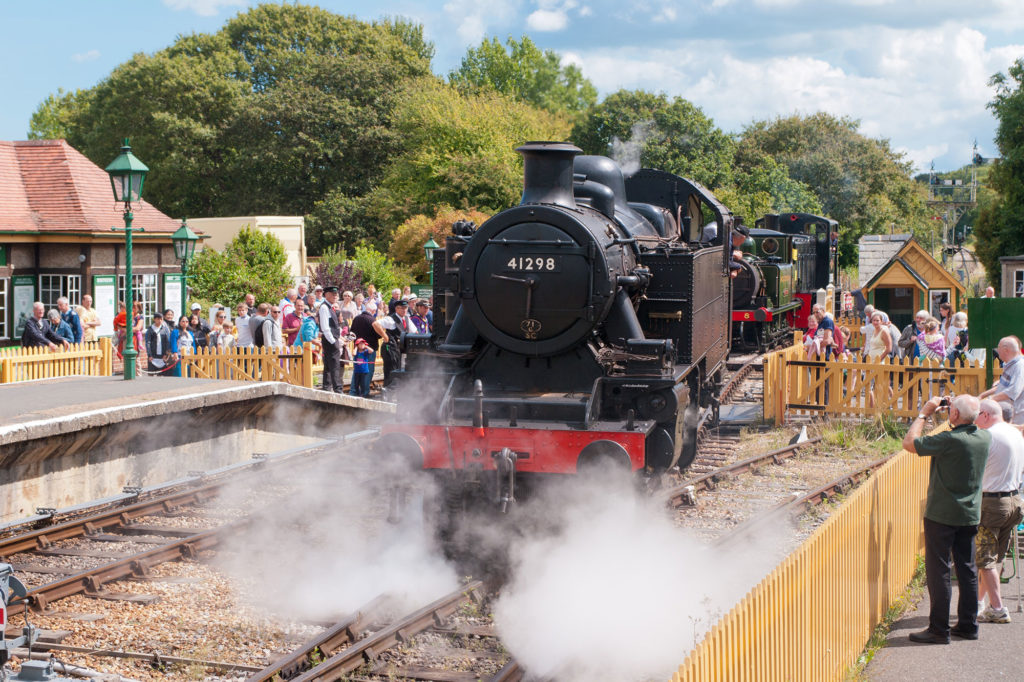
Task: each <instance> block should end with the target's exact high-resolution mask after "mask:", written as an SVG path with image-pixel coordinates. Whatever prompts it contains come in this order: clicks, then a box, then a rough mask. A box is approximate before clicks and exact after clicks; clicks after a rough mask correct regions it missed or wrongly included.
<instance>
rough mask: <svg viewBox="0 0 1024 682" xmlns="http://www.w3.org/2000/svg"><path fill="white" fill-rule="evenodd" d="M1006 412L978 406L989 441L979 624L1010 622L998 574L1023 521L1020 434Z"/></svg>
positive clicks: (985, 403) (1023, 445)
mask: <svg viewBox="0 0 1024 682" xmlns="http://www.w3.org/2000/svg"><path fill="white" fill-rule="evenodd" d="M1004 408H1005V410H1006V412H1009V410H1010V407H1009V405H1008V404H1007V403H1003V404H1002V405H1000V404H999V403H997V402H996V401H994V400H991V399H986V400H982V401H981V407H980V411H979V412H978V417H977V418H976V419H975V420H974V423H975V424H976V425H977V426H980V427H981V428H983V429H985V430H987V431H988V432H989V434H990V435H991V436H992V444H991V445H990V446H989V449H988V459H987V460H986V461H985V473H984V474H982V478H981V490H982V493H981V524H980V525H979V526H978V535H977V536H976V537H975V543H976V545H977V548H976V550H977V562H978V599H979V600H980V601H981V602H984V600H985V596H986V595H987V596H988V601H989V607H988V608H987V609H985V610H981V608H980V606H981V604H980V603H979V609H978V622H979V623H1009V622H1010V610H1009V609H1008V608H1006V607H1005V606H1003V600H1002V597H1001V596H1000V594H999V573H1000V570H1001V568H1002V562H1003V557H1005V556H1006V551H1007V550H1008V549H1009V548H1010V538H1011V537H1012V535H1013V529H1014V528H1016V526H1017V524H1018V523H1020V522H1021V519H1024V502H1022V500H1021V498H1020V493H1019V490H1020V486H1021V483H1022V482H1024V435H1021V433H1020V431H1018V430H1017V429H1015V428H1013V427H1012V426H1010V425H1009V424H1007V423H1006V422H1005V421H1004V420H1003V417H1004Z"/></svg>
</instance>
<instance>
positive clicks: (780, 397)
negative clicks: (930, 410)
mask: <svg viewBox="0 0 1024 682" xmlns="http://www.w3.org/2000/svg"><path fill="white" fill-rule="evenodd" d="M801 340H802V335H801V334H800V333H799V332H797V334H796V335H795V338H794V344H793V345H792V346H790V347H788V348H784V349H782V350H779V351H774V352H772V353H770V354H768V355H766V356H765V359H764V385H765V391H764V418H765V419H766V420H768V421H772V422H774V423H775V424H784V423H785V421H786V419H787V418H788V417H790V416H807V415H819V416H822V415H855V416H874V415H879V414H891V415H892V416H895V417H913V416H915V415H916V414H917V413H918V412H919V411H920V409H921V405H922V404H924V403H925V402H926V401H927V400H928V399H929V398H931V397H933V396H937V395H938V396H944V395H952V394H957V395H959V394H963V393H969V394H972V395H977V394H978V393H981V392H982V391H984V390H985V389H986V388H987V386H986V384H985V367H984V365H983V364H982V363H981V362H980V361H975V360H966V361H962V362H961V361H957V362H939V361H937V360H919V359H918V360H915V359H913V358H903V359H889V358H884V359H882V360H881V361H874V362H873V361H869V360H866V359H864V358H860V357H857V356H854V357H850V358H843V359H839V360H828V361H825V360H824V359H822V358H821V357H820V356H815V357H813V358H811V359H807V356H806V355H805V352H806V351H805V349H804V347H803V345H802V343H801ZM992 373H993V376H994V377H995V378H998V377H999V375H1000V374H1002V368H1001V367H998V366H996V367H993V368H992Z"/></svg>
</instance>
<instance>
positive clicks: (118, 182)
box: [107, 137, 149, 381]
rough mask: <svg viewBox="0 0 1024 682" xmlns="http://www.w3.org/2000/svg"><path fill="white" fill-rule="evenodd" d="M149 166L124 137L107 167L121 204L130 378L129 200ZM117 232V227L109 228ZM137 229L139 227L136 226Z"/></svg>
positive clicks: (129, 372)
mask: <svg viewBox="0 0 1024 682" xmlns="http://www.w3.org/2000/svg"><path fill="white" fill-rule="evenodd" d="M148 172H149V168H148V167H147V166H146V164H144V163H142V162H141V161H139V160H138V158H136V156H135V155H134V154H132V148H131V147H129V146H128V138H127V137H126V138H124V146H123V147H121V153H120V154H118V155H117V158H116V159H114V160H113V161H111V162H110V165H109V166H107V175H109V176H110V186H111V188H112V189H113V190H114V201H117V202H120V203H123V204H124V228H123V231H124V242H125V256H124V269H125V277H124V305H125V316H126V319H125V325H126V327H127V328H126V329H125V340H124V378H125V380H126V381H130V380H131V379H134V378H135V358H136V357H137V356H138V352H137V351H136V350H135V334H133V333H131V330H132V327H133V326H134V325H133V321H132V315H133V313H134V301H133V300H132V202H133V201H141V200H142V183H143V182H144V181H145V179H146V173H148ZM110 229H112V230H114V231H115V232H121V231H122V229H121V228H117V227H112V228H110ZM136 231H137V232H142V231H143V230H141V229H137V230H136Z"/></svg>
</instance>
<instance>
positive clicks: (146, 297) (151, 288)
mask: <svg viewBox="0 0 1024 682" xmlns="http://www.w3.org/2000/svg"><path fill="white" fill-rule="evenodd" d="M147 278H152V279H151V281H147ZM159 282H160V275H158V274H155V273H153V274H140V273H135V272H133V273H132V302H133V303H134V302H135V301H141V302H142V318H143V319H144V320H146V321H147V322H148V321H150V320H152V319H153V315H155V314H156V311H157V308H158V307H159V305H158V304H159V302H160V301H159V298H158V296H159V293H160V289H159ZM117 300H118V301H123V300H124V273H122V274H119V275H118V276H117Z"/></svg>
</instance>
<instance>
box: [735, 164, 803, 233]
mask: <svg viewBox="0 0 1024 682" xmlns="http://www.w3.org/2000/svg"><path fill="white" fill-rule="evenodd" d="M715 195H716V196H717V197H718V199H719V200H720V201H721V202H722V203H723V204H725V205H726V206H728V207H729V208H730V209H731V210H732V212H733V213H735V214H736V215H740V216H743V217H744V219H745V221H746V222H747V223H748V224H750V225H753V224H754V221H755V220H757V219H758V218H760V217H761V216H763V215H765V214H766V213H784V212H790V211H794V212H802V213H814V214H820V213H821V210H822V209H821V202H819V201H818V197H817V196H816V195H815V194H814V192H813V191H812V190H811V188H810V187H808V186H807V185H805V184H804V183H802V182H800V181H799V180H794V179H793V178H791V177H789V172H788V171H787V170H786V167H785V166H783V165H781V164H779V163H777V162H776V161H775V160H774V159H772V158H771V157H765V159H764V160H763V161H762V163H761V164H760V165H758V166H755V167H753V168H751V169H750V170H748V171H746V172H739V173H736V174H735V176H734V178H733V184H732V185H730V186H729V187H725V188H722V189H719V190H716V191H715Z"/></svg>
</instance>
